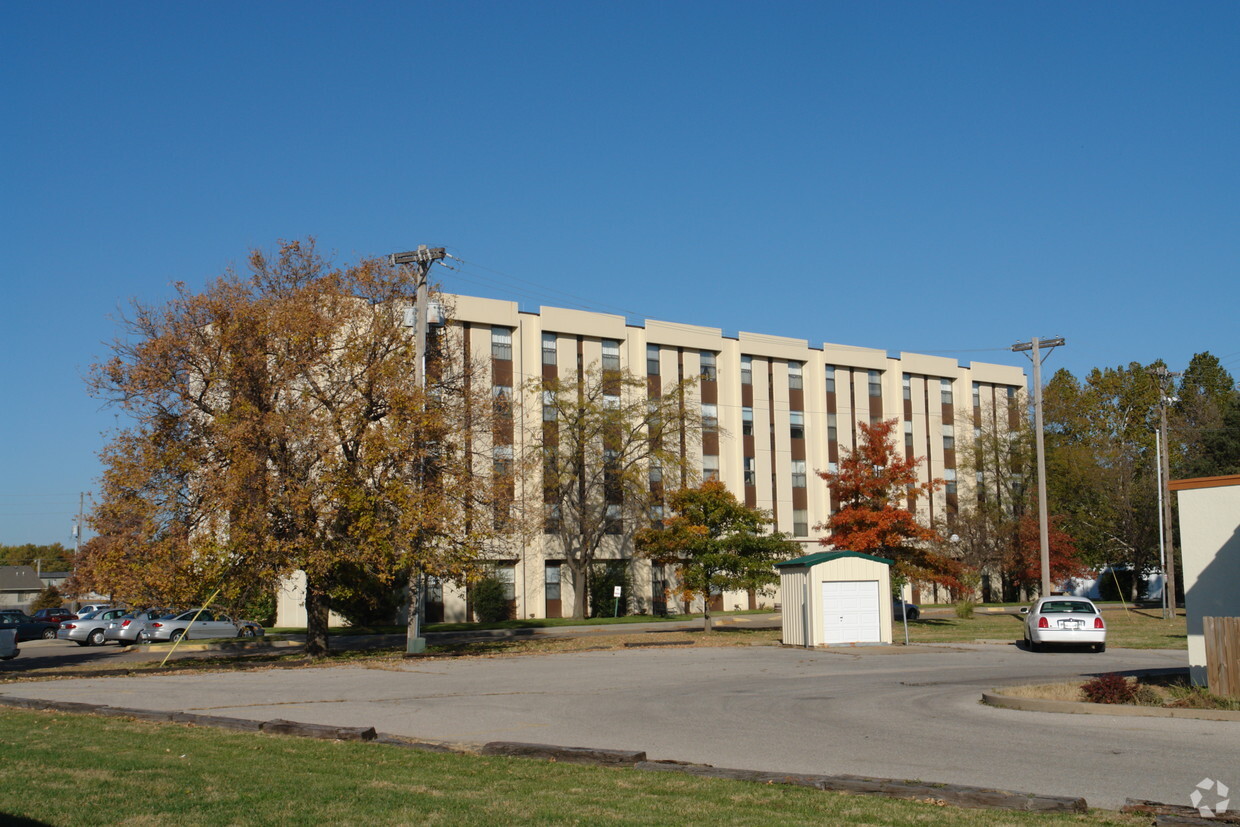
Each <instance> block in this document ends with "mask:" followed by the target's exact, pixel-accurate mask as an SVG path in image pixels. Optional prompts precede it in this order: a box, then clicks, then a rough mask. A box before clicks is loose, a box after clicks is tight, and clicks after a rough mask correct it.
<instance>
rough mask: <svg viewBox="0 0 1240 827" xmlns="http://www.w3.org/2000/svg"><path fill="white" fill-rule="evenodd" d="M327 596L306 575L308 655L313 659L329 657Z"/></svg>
mask: <svg viewBox="0 0 1240 827" xmlns="http://www.w3.org/2000/svg"><path fill="white" fill-rule="evenodd" d="M327 652H328V647H327V595H325V594H323V593H322V592H321V591H319V590H318V588H316V584H315V582H314V581H313V580H312V579H311V578H310V575H309V573H307V574H306V654H307V655H309V656H310V657H312V658H321V657H324V656H325V655H327Z"/></svg>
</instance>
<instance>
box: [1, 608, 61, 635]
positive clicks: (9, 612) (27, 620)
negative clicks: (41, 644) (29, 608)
mask: <svg viewBox="0 0 1240 827" xmlns="http://www.w3.org/2000/svg"><path fill="white" fill-rule="evenodd" d="M59 628H60V624H59V623H49V622H48V621H46V620H35V619H34V618H33V617H31V616H30V615H28V614H26V613H25V612H21V611H17V610H16V609H5V610H3V611H0V629H13V630H14V631H16V632H17V642H18V643H21V642H22V641H23V640H55V639H56V630H57V629H59Z"/></svg>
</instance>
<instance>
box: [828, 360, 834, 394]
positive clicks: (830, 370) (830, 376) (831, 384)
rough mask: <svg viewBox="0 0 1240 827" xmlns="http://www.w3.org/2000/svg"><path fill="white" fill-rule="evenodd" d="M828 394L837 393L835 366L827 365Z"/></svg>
mask: <svg viewBox="0 0 1240 827" xmlns="http://www.w3.org/2000/svg"><path fill="white" fill-rule="evenodd" d="M827 393H835V365H827Z"/></svg>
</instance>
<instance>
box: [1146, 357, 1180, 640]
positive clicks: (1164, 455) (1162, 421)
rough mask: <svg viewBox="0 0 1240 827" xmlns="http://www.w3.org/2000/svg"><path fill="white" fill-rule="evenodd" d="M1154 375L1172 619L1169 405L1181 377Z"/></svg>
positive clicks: (1156, 372)
mask: <svg viewBox="0 0 1240 827" xmlns="http://www.w3.org/2000/svg"><path fill="white" fill-rule="evenodd" d="M1153 372H1154V376H1155V377H1157V380H1158V436H1159V439H1158V468H1159V480H1158V501H1159V509H1160V511H1159V514H1158V522H1159V528H1160V529H1161V531H1162V536H1161V537H1160V538H1159V539H1160V540H1161V541H1162V544H1163V546H1164V547H1165V548H1166V550H1167V552H1166V564H1165V568H1164V571H1163V575H1164V580H1163V592H1164V593H1166V595H1167V599H1166V604H1167V606H1168V607H1169V609H1170V613H1171V617H1175V612H1176V604H1175V538H1174V534H1175V532H1173V531H1172V530H1171V446H1170V443H1168V442H1167V403H1168V402H1174V401H1176V400H1175V398H1174V397H1172V396H1170V395H1169V394H1168V390H1167V383H1168V382H1169V381H1170V379H1171V377H1173V376H1180V375H1181V374H1179V373H1171V372H1170V371H1168V370H1167V368H1166V367H1164V366H1162V365H1159V366H1158V367H1156V368H1154V369H1153Z"/></svg>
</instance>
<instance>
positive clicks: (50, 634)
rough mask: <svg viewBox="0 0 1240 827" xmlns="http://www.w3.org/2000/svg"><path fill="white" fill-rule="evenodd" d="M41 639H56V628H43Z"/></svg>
mask: <svg viewBox="0 0 1240 827" xmlns="http://www.w3.org/2000/svg"><path fill="white" fill-rule="evenodd" d="M43 639H44V640H55V639H56V630H55V629H44V630H43Z"/></svg>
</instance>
